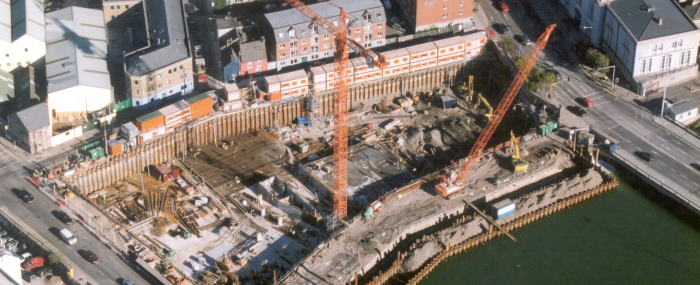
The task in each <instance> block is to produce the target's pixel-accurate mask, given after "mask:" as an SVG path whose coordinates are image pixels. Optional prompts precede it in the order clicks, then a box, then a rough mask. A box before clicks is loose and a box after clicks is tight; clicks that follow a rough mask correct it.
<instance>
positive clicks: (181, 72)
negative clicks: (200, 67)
mask: <svg viewBox="0 0 700 285" xmlns="http://www.w3.org/2000/svg"><path fill="white" fill-rule="evenodd" d="M125 74H126V84H127V94H129V97H130V98H131V106H132V107H134V108H136V109H149V108H151V107H154V106H157V105H160V104H161V103H162V101H163V99H164V98H165V101H170V100H174V99H175V98H178V97H180V96H182V95H188V94H190V93H192V92H193V91H194V80H193V79H192V76H193V74H192V62H191V59H189V58H187V59H184V60H181V61H179V62H176V63H174V64H171V65H169V66H167V67H165V68H161V69H159V70H156V71H154V72H151V73H150V74H147V75H144V76H130V75H129V74H128V73H125ZM136 81H138V84H137V83H136Z"/></svg>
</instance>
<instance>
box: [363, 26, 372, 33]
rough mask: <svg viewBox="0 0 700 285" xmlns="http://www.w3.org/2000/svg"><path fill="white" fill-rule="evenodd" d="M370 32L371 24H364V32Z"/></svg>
mask: <svg viewBox="0 0 700 285" xmlns="http://www.w3.org/2000/svg"><path fill="white" fill-rule="evenodd" d="M370 32H372V25H367V26H365V33H370Z"/></svg>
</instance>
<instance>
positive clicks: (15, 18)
mask: <svg viewBox="0 0 700 285" xmlns="http://www.w3.org/2000/svg"><path fill="white" fill-rule="evenodd" d="M1 2H6V1H1ZM7 2H9V1H7ZM11 27H12V41H15V40H16V39H19V38H21V37H22V36H24V35H29V36H32V37H34V38H37V39H39V40H41V41H44V38H45V31H44V3H43V1H38V0H16V1H12V26H11Z"/></svg>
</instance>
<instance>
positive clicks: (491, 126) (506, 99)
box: [435, 24, 556, 198]
mask: <svg viewBox="0 0 700 285" xmlns="http://www.w3.org/2000/svg"><path fill="white" fill-rule="evenodd" d="M554 27H556V24H552V25H550V26H549V27H547V29H546V30H545V31H544V33H543V34H542V35H541V36H540V38H539V39H538V40H537V43H536V44H535V46H534V47H533V48H532V50H531V51H530V55H529V56H528V59H527V60H526V61H525V64H523V65H522V66H521V67H520V70H518V74H516V75H515V78H514V79H513V81H512V82H511V83H510V86H509V87H508V89H506V92H505V94H504V95H503V98H502V99H501V101H500V102H499V103H498V106H497V107H496V110H495V111H494V113H493V115H492V117H491V120H490V121H489V122H488V123H487V124H486V127H484V130H483V131H482V132H481V134H480V135H479V138H478V139H477V140H476V143H474V146H473V147H472V149H471V150H470V151H469V155H467V157H466V158H465V159H463V160H462V162H461V163H459V164H458V167H456V168H454V169H453V170H450V171H448V172H447V173H445V174H442V175H440V180H441V181H440V183H438V185H437V186H435V191H436V192H437V193H440V194H441V195H442V197H445V198H447V196H450V195H451V194H453V193H455V192H457V191H459V190H462V188H463V187H464V178H466V177H467V174H469V171H470V170H471V169H472V167H474V164H476V162H477V161H478V160H479V158H480V157H481V155H482V151H483V150H484V148H485V147H486V143H487V142H488V141H489V139H491V136H492V135H493V133H494V132H495V131H496V127H498V124H500V123H501V120H502V119H503V116H504V115H505V114H506V111H507V110H508V108H510V105H511V103H513V100H514V99H515V96H516V95H517V94H518V92H520V88H521V87H522V86H523V84H524V83H525V79H527V76H528V75H529V74H530V71H531V70H532V67H533V66H535V63H536V62H537V59H538V58H539V57H540V55H541V54H542V51H543V50H544V46H545V45H546V44H547V41H548V40H549V35H550V34H551V33H552V31H553V30H554ZM455 164H456V163H455Z"/></svg>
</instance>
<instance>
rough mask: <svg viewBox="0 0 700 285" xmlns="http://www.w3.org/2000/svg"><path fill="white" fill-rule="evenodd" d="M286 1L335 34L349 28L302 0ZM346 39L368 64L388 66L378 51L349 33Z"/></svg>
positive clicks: (382, 67) (348, 44) (380, 66)
mask: <svg viewBox="0 0 700 285" xmlns="http://www.w3.org/2000/svg"><path fill="white" fill-rule="evenodd" d="M284 2H287V3H288V4H289V5H291V6H292V7H294V8H296V9H297V10H298V11H299V12H301V13H302V14H304V16H306V17H307V18H309V19H311V21H313V22H314V23H316V24H319V25H321V27H323V28H324V29H326V31H329V32H330V33H332V34H333V35H337V34H338V31H339V30H340V31H343V32H345V31H346V30H347V25H345V21H342V22H343V28H342V29H341V28H340V24H341V23H340V22H341V21H338V27H336V26H335V25H333V23H331V22H330V21H328V19H326V18H323V17H322V16H321V15H319V14H318V13H316V12H315V11H314V10H311V8H309V7H308V6H306V5H304V3H301V1H299V0H284ZM346 19H347V17H346ZM344 41H345V43H346V45H347V46H349V47H350V48H351V49H353V50H355V51H357V52H358V53H359V54H360V56H362V57H364V58H365V59H367V61H368V64H369V63H370V61H371V63H372V64H373V65H374V66H375V67H379V68H381V69H384V68H385V67H386V65H387V64H386V59H385V58H384V57H383V56H381V55H378V54H377V53H375V52H373V51H372V50H370V49H368V48H365V47H364V46H362V44H360V43H358V42H356V41H354V40H352V39H349V38H348V37H347V34H346V36H345V40H344Z"/></svg>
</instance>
